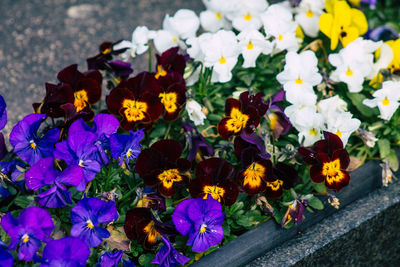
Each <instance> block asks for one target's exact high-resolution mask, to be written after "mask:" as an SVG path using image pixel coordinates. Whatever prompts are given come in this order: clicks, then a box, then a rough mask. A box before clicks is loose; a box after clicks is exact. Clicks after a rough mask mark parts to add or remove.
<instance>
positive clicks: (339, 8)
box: [319, 0, 368, 50]
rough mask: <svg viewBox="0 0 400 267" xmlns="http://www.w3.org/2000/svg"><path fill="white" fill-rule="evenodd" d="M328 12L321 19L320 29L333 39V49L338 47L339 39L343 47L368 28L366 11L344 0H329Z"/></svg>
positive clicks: (326, 5) (327, 4)
mask: <svg viewBox="0 0 400 267" xmlns="http://www.w3.org/2000/svg"><path fill="white" fill-rule="evenodd" d="M325 9H326V11H327V13H324V14H322V15H321V17H320V19H319V29H320V30H321V32H322V33H323V34H325V35H326V36H328V37H329V38H330V39H331V50H334V49H336V47H337V45H338V43H339V40H340V42H341V43H342V45H343V47H346V46H347V45H348V44H349V43H350V42H352V41H354V40H355V39H357V37H358V36H360V35H362V34H364V33H366V32H367V30H368V22H367V19H366V18H365V15H364V13H362V12H361V11H360V10H358V9H355V8H351V7H350V6H349V5H348V4H347V2H346V1H343V0H327V1H326V2H325Z"/></svg>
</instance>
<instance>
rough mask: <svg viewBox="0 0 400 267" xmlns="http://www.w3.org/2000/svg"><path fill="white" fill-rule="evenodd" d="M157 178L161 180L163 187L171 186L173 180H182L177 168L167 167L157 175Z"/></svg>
mask: <svg viewBox="0 0 400 267" xmlns="http://www.w3.org/2000/svg"><path fill="white" fill-rule="evenodd" d="M158 180H160V181H161V183H162V185H163V186H164V187H165V188H167V189H169V188H171V187H172V185H173V184H174V182H180V181H182V176H180V175H179V171H178V169H169V170H166V171H163V172H162V173H160V174H159V175H158Z"/></svg>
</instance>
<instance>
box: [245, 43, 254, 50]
mask: <svg viewBox="0 0 400 267" xmlns="http://www.w3.org/2000/svg"><path fill="white" fill-rule="evenodd" d="M253 48H254V45H253V44H252V42H249V43H248V44H247V49H248V50H251V49H253Z"/></svg>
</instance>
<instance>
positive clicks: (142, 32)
mask: <svg viewBox="0 0 400 267" xmlns="http://www.w3.org/2000/svg"><path fill="white" fill-rule="evenodd" d="M154 36H155V31H151V30H149V29H148V28H147V27H146V26H138V27H136V29H135V30H134V31H133V33H132V40H131V41H126V40H124V41H122V42H119V43H118V44H116V45H114V47H113V48H114V49H115V50H118V49H123V48H127V50H126V51H125V53H123V54H122V57H123V58H124V60H128V58H129V56H131V57H136V55H141V54H143V53H145V52H146V51H147V49H148V48H149V47H148V45H147V43H148V41H149V40H151V39H153V38H154Z"/></svg>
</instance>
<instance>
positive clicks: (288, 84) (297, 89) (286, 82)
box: [276, 50, 322, 105]
mask: <svg viewBox="0 0 400 267" xmlns="http://www.w3.org/2000/svg"><path fill="white" fill-rule="evenodd" d="M285 59H286V64H285V67H284V70H283V71H282V72H281V73H279V74H278V75H277V76H276V79H277V80H278V81H279V83H281V84H282V85H283V89H284V90H285V91H286V100H287V101H289V102H290V103H292V104H302V105H315V103H316V100H317V97H316V95H315V93H314V91H313V86H316V85H318V84H319V83H321V81H322V76H321V74H319V72H318V67H317V64H318V59H317V57H316V56H315V54H314V52H312V51H309V50H308V51H304V52H301V53H300V54H297V53H296V52H288V53H287V54H286V57H285Z"/></svg>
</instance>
